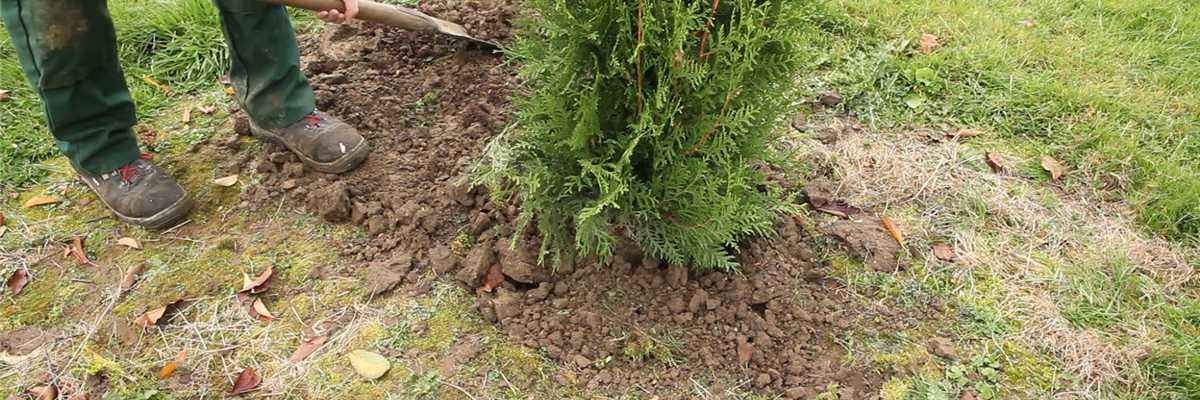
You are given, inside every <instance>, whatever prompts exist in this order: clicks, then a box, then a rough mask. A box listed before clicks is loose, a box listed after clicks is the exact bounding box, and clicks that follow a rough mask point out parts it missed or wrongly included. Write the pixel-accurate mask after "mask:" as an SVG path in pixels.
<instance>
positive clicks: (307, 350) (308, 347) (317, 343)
mask: <svg viewBox="0 0 1200 400" xmlns="http://www.w3.org/2000/svg"><path fill="white" fill-rule="evenodd" d="M327 340H329V337H328V336H317V337H315V338H312V339H308V340H306V341H304V342H303V343H300V347H297V348H296V352H295V353H292V358H291V359H290V360H289V361H291V362H292V363H293V364H294V363H298V362H300V361H304V359H305V358H308V356H309V355H310V354H312V353H313V352H314V351H317V349H319V348H321V346H323V345H325V341H327Z"/></svg>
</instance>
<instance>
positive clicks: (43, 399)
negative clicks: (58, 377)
mask: <svg viewBox="0 0 1200 400" xmlns="http://www.w3.org/2000/svg"><path fill="white" fill-rule="evenodd" d="M29 394H32V395H34V396H37V397H38V399H40V400H57V399H58V385H55V384H50V386H38V387H35V388H33V389H29Z"/></svg>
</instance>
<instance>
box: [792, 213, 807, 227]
mask: <svg viewBox="0 0 1200 400" xmlns="http://www.w3.org/2000/svg"><path fill="white" fill-rule="evenodd" d="M792 223H794V224H796V225H797V226H803V225H804V217H801V216H799V215H793V216H792Z"/></svg>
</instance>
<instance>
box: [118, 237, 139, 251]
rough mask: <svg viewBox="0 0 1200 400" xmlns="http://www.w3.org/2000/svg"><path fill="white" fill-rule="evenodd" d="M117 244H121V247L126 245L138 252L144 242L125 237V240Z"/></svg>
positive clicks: (121, 239)
mask: <svg viewBox="0 0 1200 400" xmlns="http://www.w3.org/2000/svg"><path fill="white" fill-rule="evenodd" d="M117 243H120V244H121V245H124V246H127V247H132V248H135V249H138V250H141V249H142V241H141V240H137V239H134V238H131V237H123V238H120V239H117Z"/></svg>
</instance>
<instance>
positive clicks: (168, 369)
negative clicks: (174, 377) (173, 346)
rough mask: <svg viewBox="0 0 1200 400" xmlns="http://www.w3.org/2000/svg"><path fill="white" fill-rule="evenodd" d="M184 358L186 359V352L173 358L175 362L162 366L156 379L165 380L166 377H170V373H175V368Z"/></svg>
mask: <svg viewBox="0 0 1200 400" xmlns="http://www.w3.org/2000/svg"><path fill="white" fill-rule="evenodd" d="M184 357H187V350H184V351H181V352H179V355H178V356H175V361H171V362H169V363H167V365H164V366H163V367H162V369H161V370H159V371H158V379H167V377H168V376H171V373H172V372H175V368H179V363H181V362H183V358H184Z"/></svg>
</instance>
